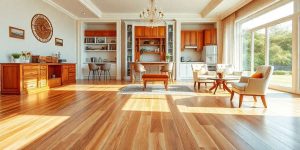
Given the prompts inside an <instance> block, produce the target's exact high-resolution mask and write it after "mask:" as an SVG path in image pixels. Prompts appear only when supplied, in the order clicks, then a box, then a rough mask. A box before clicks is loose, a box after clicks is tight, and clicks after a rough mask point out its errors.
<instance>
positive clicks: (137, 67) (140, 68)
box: [134, 63, 146, 81]
mask: <svg viewBox="0 0 300 150" xmlns="http://www.w3.org/2000/svg"><path fill="white" fill-rule="evenodd" d="M134 70H135V74H139V81H142V74H145V73H146V69H145V67H144V65H142V64H140V63H135V66H134ZM135 78H137V76H136V75H135ZM135 80H136V79H135Z"/></svg>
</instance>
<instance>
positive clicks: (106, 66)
mask: <svg viewBox="0 0 300 150" xmlns="http://www.w3.org/2000/svg"><path fill="white" fill-rule="evenodd" d="M110 68H111V64H110V63H105V64H104V65H101V67H100V76H99V79H101V74H102V71H103V72H104V77H103V78H104V80H107V75H108V76H109V79H110V80H111V76H110Z"/></svg>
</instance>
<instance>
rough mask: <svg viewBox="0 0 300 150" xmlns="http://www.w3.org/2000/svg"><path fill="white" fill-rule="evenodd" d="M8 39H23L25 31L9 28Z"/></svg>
mask: <svg viewBox="0 0 300 150" xmlns="http://www.w3.org/2000/svg"><path fill="white" fill-rule="evenodd" d="M9 37H11V38H17V39H25V31H24V30H23V29H19V28H15V27H11V26H10V27H9Z"/></svg>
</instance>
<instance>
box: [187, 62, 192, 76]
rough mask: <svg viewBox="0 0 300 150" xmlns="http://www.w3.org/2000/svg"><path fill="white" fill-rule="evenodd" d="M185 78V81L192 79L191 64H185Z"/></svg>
mask: <svg viewBox="0 0 300 150" xmlns="http://www.w3.org/2000/svg"><path fill="white" fill-rule="evenodd" d="M186 78H187V79H191V78H193V70H192V64H186Z"/></svg>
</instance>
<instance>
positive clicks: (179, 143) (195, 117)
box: [0, 80, 300, 150]
mask: <svg viewBox="0 0 300 150" xmlns="http://www.w3.org/2000/svg"><path fill="white" fill-rule="evenodd" d="M126 84H127V83H125V82H118V81H108V82H104V81H86V80H84V81H78V82H77V84H76V85H69V86H65V87H60V88H55V89H52V90H50V91H47V92H41V93H38V94H31V95H22V96H6V95H5V96H4V95H2V96H0V149H41V150H45V149H101V150H102V149H103V150H106V149H107V150H111V149H122V150H123V149H140V150H146V149H168V150H174V149H186V150H193V149H224V150H231V149H242V150H247V149H263V150H267V149H278V150H283V149H299V148H300V118H299V117H300V96H297V95H292V94H287V93H282V92H278V91H270V92H269V94H268V96H267V103H268V108H267V109H265V108H263V105H262V103H261V101H260V100H258V102H257V103H254V102H253V99H252V97H245V100H244V103H243V106H242V108H237V107H238V95H236V96H235V97H234V100H233V102H232V103H231V102H230V101H229V96H230V95H229V94H228V93H226V92H224V91H222V90H219V91H218V92H217V94H216V95H213V94H211V93H207V89H208V88H209V87H210V85H208V87H207V89H205V87H201V88H202V89H201V90H199V91H198V90H196V91H195V92H197V96H189V95H120V94H117V93H118V90H119V89H120V88H122V87H124V86H126ZM176 84H182V83H176ZM184 84H189V85H190V86H191V87H192V86H193V83H192V82H190V83H184Z"/></svg>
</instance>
